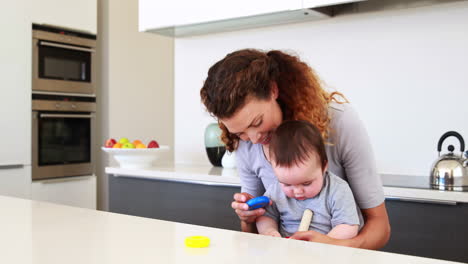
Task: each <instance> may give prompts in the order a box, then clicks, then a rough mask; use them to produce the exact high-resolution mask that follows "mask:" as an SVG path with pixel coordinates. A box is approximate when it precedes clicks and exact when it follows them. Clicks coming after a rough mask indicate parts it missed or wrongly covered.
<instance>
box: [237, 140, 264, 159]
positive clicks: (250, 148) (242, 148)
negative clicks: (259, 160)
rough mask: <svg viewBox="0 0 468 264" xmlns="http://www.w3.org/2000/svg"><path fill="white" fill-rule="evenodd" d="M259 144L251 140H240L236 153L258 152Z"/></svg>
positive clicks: (243, 154)
mask: <svg viewBox="0 0 468 264" xmlns="http://www.w3.org/2000/svg"><path fill="white" fill-rule="evenodd" d="M258 147H259V146H258V144H252V142H250V141H244V140H239V146H238V147H237V149H236V155H241V156H251V155H254V156H255V155H256V154H258Z"/></svg>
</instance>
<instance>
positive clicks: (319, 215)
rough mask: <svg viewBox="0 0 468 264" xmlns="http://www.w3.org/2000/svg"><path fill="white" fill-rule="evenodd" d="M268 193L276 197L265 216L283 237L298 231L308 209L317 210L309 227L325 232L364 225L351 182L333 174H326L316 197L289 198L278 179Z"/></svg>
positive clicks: (267, 208)
mask: <svg viewBox="0 0 468 264" xmlns="http://www.w3.org/2000/svg"><path fill="white" fill-rule="evenodd" d="M265 196H268V197H270V199H271V200H273V204H272V205H271V206H267V207H266V213H265V216H268V217H271V218H273V219H274V220H275V221H276V222H277V223H279V225H278V227H279V228H278V230H279V232H280V234H281V235H282V236H283V237H288V236H291V235H293V234H294V233H295V232H297V231H298V228H299V224H300V223H301V219H302V215H303V214H304V210H305V209H310V210H312V212H313V213H314V214H313V217H312V221H311V223H310V226H309V229H308V230H315V231H317V232H320V233H322V234H325V235H326V234H328V232H330V230H332V229H333V228H334V227H335V226H337V225H341V224H346V225H359V226H361V227H362V225H363V219H362V215H361V212H360V210H359V209H358V208H357V206H356V202H355V201H354V197H353V194H352V192H351V189H350V188H349V185H348V184H347V183H346V182H345V181H344V180H343V179H341V178H339V177H338V176H336V175H333V174H331V173H325V175H324V181H323V186H322V189H321V190H320V193H319V194H317V195H316V196H315V197H313V198H309V199H305V200H296V199H294V198H289V197H287V196H286V194H284V192H283V190H282V188H281V184H280V183H279V182H276V183H275V184H271V185H270V187H269V188H268V190H267V191H266V193H265Z"/></svg>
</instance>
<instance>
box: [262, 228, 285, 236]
mask: <svg viewBox="0 0 468 264" xmlns="http://www.w3.org/2000/svg"><path fill="white" fill-rule="evenodd" d="M262 235H265V236H272V237H281V234H280V233H279V232H278V230H275V229H271V230H269V231H267V232H265V233H263V234H262Z"/></svg>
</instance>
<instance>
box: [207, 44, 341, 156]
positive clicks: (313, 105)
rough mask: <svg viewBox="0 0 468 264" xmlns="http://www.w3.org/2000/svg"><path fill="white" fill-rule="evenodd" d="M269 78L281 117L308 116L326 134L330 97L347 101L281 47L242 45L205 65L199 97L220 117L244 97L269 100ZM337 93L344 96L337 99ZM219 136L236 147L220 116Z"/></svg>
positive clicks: (233, 110) (230, 147)
mask: <svg viewBox="0 0 468 264" xmlns="http://www.w3.org/2000/svg"><path fill="white" fill-rule="evenodd" d="M272 82H274V83H276V84H277V86H278V99H277V102H278V104H279V106H280V107H281V110H282V112H283V119H284V120H306V121H309V122H311V123H312V124H314V125H315V126H316V127H317V128H318V129H319V130H320V133H321V134H322V137H323V138H324V139H327V138H328V135H329V129H328V125H329V123H330V117H329V116H328V104H329V103H330V102H331V101H335V102H338V103H344V102H347V100H346V98H345V97H344V96H343V95H342V94H341V93H339V92H332V93H328V92H327V91H325V90H324V89H323V88H322V84H321V81H320V79H319V78H318V76H317V75H316V74H315V72H314V70H312V68H311V67H309V66H308V65H307V64H306V63H305V62H303V61H301V60H300V59H299V58H298V57H297V56H294V55H291V54H288V53H285V52H283V51H280V50H271V51H268V52H265V51H261V50H256V49H243V50H238V51H235V52H232V53H230V54H228V55H226V57H224V58H223V59H222V60H220V61H218V62H217V63H215V64H214V65H213V66H211V68H210V69H209V70H208V77H207V78H206V80H205V82H204V84H203V87H202V89H201V90H200V96H201V101H202V103H203V104H204V105H205V107H206V109H207V111H208V112H209V113H211V115H213V116H215V117H217V118H218V119H223V118H230V117H232V116H233V115H234V114H235V113H236V112H237V111H238V110H239V109H241V108H242V107H243V106H244V105H245V104H246V103H247V99H248V98H251V97H252V98H256V99H258V100H268V99H269V98H270V96H271V92H272V90H271V89H272V85H271V84H272ZM337 96H340V97H341V98H342V99H343V100H344V101H339V100H338V99H337V98H336V97H337ZM218 124H219V127H220V128H221V130H222V135H221V140H222V141H223V142H224V143H225V144H226V148H227V149H228V150H229V151H233V150H235V149H236V148H237V146H238V142H239V137H238V136H236V135H235V134H231V133H229V131H228V129H227V128H226V127H225V126H224V125H223V124H222V123H221V122H220V121H219V120H218Z"/></svg>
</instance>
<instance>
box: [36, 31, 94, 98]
mask: <svg viewBox="0 0 468 264" xmlns="http://www.w3.org/2000/svg"><path fill="white" fill-rule="evenodd" d="M95 47H96V35H93V34H89V33H84V32H81V31H75V30H69V29H63V28H58V27H52V26H45V25H37V24H33V51H32V54H33V64H32V90H33V94H64V93H66V94H68V95H73V94H75V95H77V96H86V95H87V96H94V95H95V94H96V82H95V79H96V78H95V76H96V74H95V61H96V57H95Z"/></svg>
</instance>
